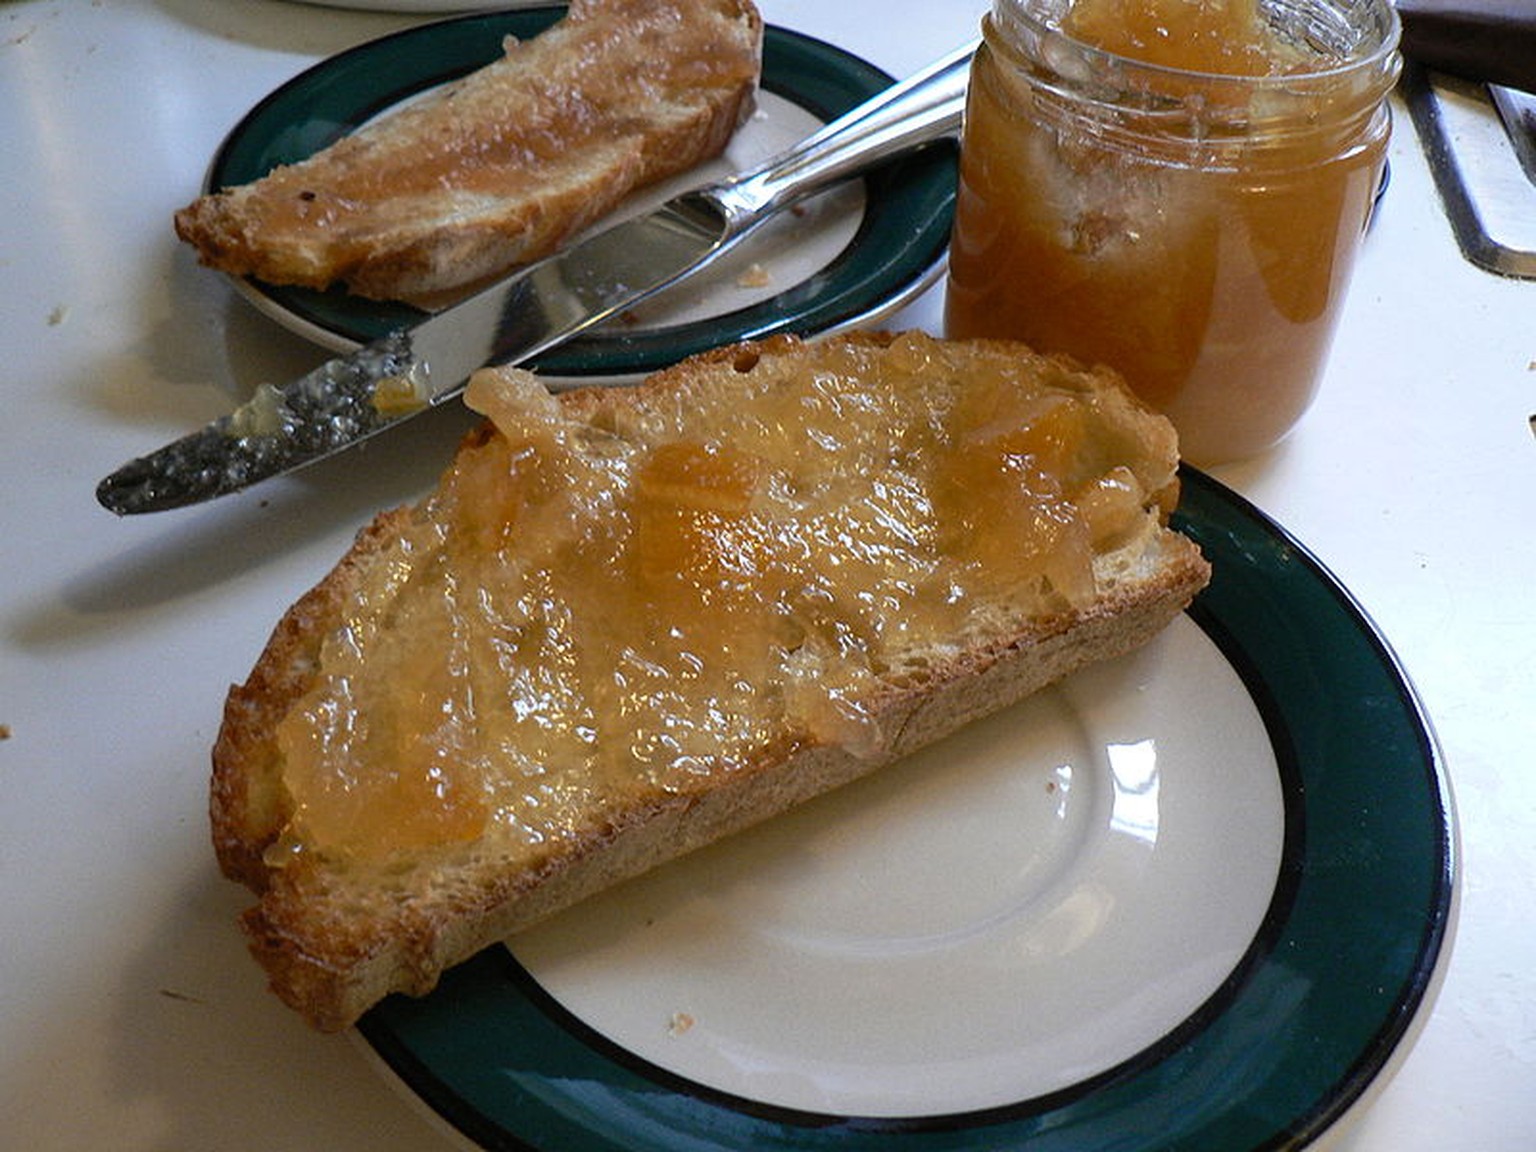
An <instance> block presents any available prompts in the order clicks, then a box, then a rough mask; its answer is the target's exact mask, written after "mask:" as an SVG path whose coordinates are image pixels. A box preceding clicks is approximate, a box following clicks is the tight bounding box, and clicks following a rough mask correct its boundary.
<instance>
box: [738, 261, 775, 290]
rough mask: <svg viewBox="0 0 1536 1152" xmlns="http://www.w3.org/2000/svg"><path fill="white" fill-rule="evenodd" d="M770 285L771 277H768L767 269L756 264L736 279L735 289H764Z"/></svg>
mask: <svg viewBox="0 0 1536 1152" xmlns="http://www.w3.org/2000/svg"><path fill="white" fill-rule="evenodd" d="M772 283H773V277H772V276H771V275H769V273H768V269H766V268H764V267H763V266H762V265H761V264H757V263H754V264H753V265H752V267H750V268H748V269H747V270H746V271H745V272H743V273H742V274H741V275H740V276H738V277H736V287H738V288H766V287H768V285H769V284H772Z"/></svg>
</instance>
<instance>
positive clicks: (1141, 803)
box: [1106, 739, 1159, 846]
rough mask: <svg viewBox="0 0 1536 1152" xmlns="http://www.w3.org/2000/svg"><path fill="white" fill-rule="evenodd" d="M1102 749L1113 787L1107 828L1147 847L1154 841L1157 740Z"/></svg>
mask: <svg viewBox="0 0 1536 1152" xmlns="http://www.w3.org/2000/svg"><path fill="white" fill-rule="evenodd" d="M1106 751H1107V752H1108V754H1109V771H1110V776H1111V778H1112V779H1113V781H1114V788H1115V795H1114V801H1113V807H1112V809H1111V810H1110V816H1109V823H1110V827H1111V828H1113V829H1114V830H1115V831H1116V832H1124V833H1127V834H1128V835H1130V836H1134V837H1135V838H1136V839H1138V840H1140V841H1142V842H1144V843H1145V844H1147V845H1148V846H1151V845H1153V844H1155V843H1157V827H1158V806H1157V799H1158V785H1159V778H1158V771H1157V741H1155V740H1151V739H1148V740H1138V741H1137V742H1136V743H1134V744H1110V745H1108V746H1107V748H1106Z"/></svg>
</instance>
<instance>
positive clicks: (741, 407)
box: [212, 333, 1209, 1029]
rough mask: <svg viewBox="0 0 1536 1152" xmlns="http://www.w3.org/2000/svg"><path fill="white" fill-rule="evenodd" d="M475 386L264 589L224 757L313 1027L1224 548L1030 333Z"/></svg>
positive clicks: (1161, 468) (226, 787) (1081, 373)
mask: <svg viewBox="0 0 1536 1152" xmlns="http://www.w3.org/2000/svg"><path fill="white" fill-rule="evenodd" d="M467 395H468V399H469V401H470V403H471V404H472V405H473V406H475V407H476V408H477V409H479V410H480V411H482V412H483V413H484V414H485V415H487V416H488V418H489V419H488V420H487V422H486V423H485V424H484V425H483V426H482V427H481V428H480V429H479V430H478V431H477V432H475V433H473V434H472V435H471V436H470V437H469V438H467V440H466V441H465V443H464V444H463V446H462V447H461V448H460V450H459V452H458V454H457V455H456V457H455V459H454V462H453V464H452V466H451V467H450V469H449V470H448V472H447V473H446V474H445V475H444V477H443V480H442V482H441V483H440V485H439V486H438V488H437V490H436V491H435V492H433V493H432V494H431V495H430V496H428V497H427V498H425V499H424V500H423V501H422V502H421V503H419V504H417V505H416V506H414V507H409V508H404V509H400V510H397V511H393V512H389V513H386V514H384V515H382V516H380V517H379V518H378V519H377V520H376V521H375V522H374V523H373V524H372V525H371V526H370V527H368V528H367V529H365V530H364V531H363V532H362V533H361V534H360V535H359V537H358V539H357V541H356V543H355V545H354V547H353V548H352V549H351V550H350V552H349V553H348V554H347V555H346V556H345V558H344V559H343V560H342V561H341V563H340V564H339V566H338V567H336V569H335V570H334V571H332V572H331V573H330V574H329V575H328V576H326V577H325V579H324V580H322V581H321V582H320V584H319V585H318V586H317V587H316V588H315V589H314V590H313V591H311V592H310V593H309V594H308V595H306V596H305V597H304V598H303V599H302V600H300V601H299V602H298V603H297V604H296V605H295V606H294V607H293V608H292V609H291V610H290V611H289V612H288V614H287V615H286V616H285V617H284V618H283V620H282V621H281V623H279V625H278V626H277V629H276V631H275V632H274V634H273V636H272V638H271V641H270V642H269V644H268V646H267V648H266V650H265V651H264V652H263V653H262V655H261V657H260V660H259V661H258V663H257V664H256V667H255V669H254V671H253V672H252V674H251V677H250V679H249V680H248V681H247V682H246V683H245V684H244V685H241V686H238V687H235V688H233V689H232V690H231V692H230V695H229V699H228V703H227V707H226V711H225V715H224V722H223V728H222V730H221V732H220V734H219V738H218V742H217V745H216V747H215V749H214V753H213V766H214V772H213V784H212V820H213V835H214V841H215V845H216V847H217V851H218V855H219V859H220V861H221V864H222V866H223V868H224V870H225V871H226V873H227V874H228V875H230V876H231V877H236V878H238V879H240V880H242V881H244V882H245V883H247V884H248V885H250V886H251V887H252V888H253V889H254V890H255V891H256V892H257V893H259V894H260V901H259V903H258V905H257V906H256V907H254V908H253V909H251V911H250V912H249V913H247V915H246V916H245V919H244V926H245V928H246V930H247V932H248V934H249V938H250V942H251V946H252V949H253V951H254V953H255V955H256V956H257V958H258V959H259V960H260V961H261V963H262V964H263V965H264V966H265V968H266V969H267V971H268V973H269V975H270V977H271V981H272V985H273V987H274V989H275V990H276V992H277V993H278V994H279V995H280V996H281V997H282V998H283V999H284V1000H286V1001H287V1002H288V1003H289V1004H291V1005H293V1006H294V1007H295V1008H297V1009H298V1010H299V1011H300V1012H301V1013H303V1014H304V1015H305V1016H306V1017H307V1018H308V1019H309V1020H310V1021H311V1022H313V1023H314V1024H315V1025H317V1026H318V1027H320V1028H322V1029H336V1028H341V1027H344V1026H346V1025H348V1024H349V1023H351V1022H352V1021H354V1020H355V1019H356V1018H357V1017H358V1016H359V1015H360V1014H361V1013H362V1012H364V1011H365V1010H366V1009H367V1008H368V1007H369V1006H370V1005H372V1004H373V1003H374V1002H376V1001H377V1000H379V999H380V998H381V997H383V996H385V995H386V994H388V993H391V992H396V991H401V992H408V993H424V992H426V991H428V990H429V989H431V988H432V986H433V984H434V983H435V982H436V980H437V979H438V976H439V975H440V973H441V972H442V971H443V970H444V969H445V968H446V967H448V966H449V965H452V964H454V963H457V962H458V961H461V960H463V959H466V958H467V957H469V956H470V955H472V954H473V953H474V952H476V951H477V950H479V949H481V948H483V947H485V946H486V945H488V944H490V943H492V942H494V941H497V940H500V939H502V938H504V937H505V936H507V935H508V934H509V933H512V932H514V931H516V930H518V929H521V928H524V927H526V926H528V925H530V924H533V923H535V922H536V921H538V920H540V919H542V918H544V917H546V916H548V915H550V914H551V913H554V912H556V911H559V910H561V909H563V908H566V907H568V906H570V905H571V904H574V903H575V902H577V901H579V900H581V899H582V898H583V897H585V896H587V895H589V894H591V893H593V892H596V891H598V890H599V889H602V888H605V887H607V886H609V885H611V884H614V883H616V882H618V881H620V880H623V879H625V878H626V877H629V876H632V875H635V874H637V873H639V872H641V871H644V870H646V869H649V868H651V867H653V866H655V865H657V864H660V863H662V862H663V861H665V860H668V859H670V858H672V857H675V856H678V855H680V854H682V853H684V852H687V851H689V850H691V849H693V848H695V847H698V846H701V845H703V844H706V843H709V842H711V841H714V840H716V839H718V838H720V837H722V836H724V835H726V834H728V833H731V832H735V831H737V830H739V829H742V828H745V827H746V826H748V825H750V824H753V823H754V822H756V821H759V820H762V819H764V818H766V817H769V816H772V815H774V814H775V813H778V812H781V811H783V810H785V809H786V808H788V807H790V806H791V805H794V804H796V803H799V802H800V801H803V800H806V799H808V798H810V797H812V796H815V795H817V794H819V793H822V792H824V791H826V790H828V789H830V788H833V787H836V786H838V785H840V784H842V783H844V782H846V781H849V780H852V779H854V778H855V777H858V776H861V775H863V774H864V773H866V772H869V771H870V770H872V769H874V768H876V767H878V766H879V765H881V764H884V763H887V762H889V761H891V760H893V759H895V758H897V757H899V756H902V755H904V754H905V753H907V752H910V751H912V750H914V749H916V748H919V747H921V746H923V745H925V744H928V743H930V742H932V741H934V740H936V739H938V738H940V737H942V736H944V735H945V734H946V733H948V732H950V731H952V730H954V729H955V728H956V727H958V726H960V725H962V724H964V723H966V722H967V721H969V720H971V719H974V718H976V717H979V716H982V715H984V714H987V713H989V712H992V711H994V710H996V709H998V708H1000V707H1003V706H1004V705H1006V704H1009V703H1011V702H1013V701H1015V700H1017V699H1019V698H1021V697H1023V696H1025V695H1027V694H1028V693H1031V692H1033V691H1035V690H1036V689H1039V688H1040V687H1042V686H1043V685H1046V684H1048V683H1050V682H1052V681H1054V680H1056V679H1057V678H1059V677H1061V676H1064V675H1066V674H1067V673H1069V672H1071V671H1073V670H1074V669H1077V668H1079V667H1082V666H1083V665H1085V664H1088V663H1091V662H1094V661H1098V660H1103V659H1106V658H1108V657H1112V656H1115V655H1117V654H1120V653H1123V652H1125V651H1127V650H1129V649H1131V648H1134V647H1135V646H1137V645H1139V644H1141V643H1142V642H1144V641H1145V640H1147V639H1149V638H1150V637H1151V636H1153V635H1154V634H1155V633H1156V632H1158V631H1159V630H1160V629H1161V628H1162V627H1163V626H1164V625H1166V624H1167V623H1168V622H1169V621H1170V620H1171V619H1172V618H1173V617H1174V616H1176V615H1177V614H1178V613H1179V612H1180V611H1181V610H1182V609H1183V608H1184V607H1185V606H1186V605H1187V604H1188V603H1189V601H1190V599H1191V598H1192V597H1193V596H1194V595H1195V594H1196V592H1197V591H1198V590H1199V589H1200V588H1201V587H1203V586H1204V584H1205V581H1206V580H1207V579H1208V575H1209V570H1208V567H1207V565H1206V563H1205V561H1204V560H1203V559H1202V557H1201V556H1200V554H1199V551H1198V549H1197V548H1196V547H1195V545H1194V544H1193V543H1192V542H1191V541H1189V540H1188V539H1186V538H1185V537H1184V536H1182V535H1180V534H1178V533H1176V532H1174V531H1172V530H1170V529H1169V528H1168V527H1167V512H1168V510H1169V509H1170V508H1171V507H1172V505H1173V503H1174V501H1175V499H1176V496H1177V488H1178V486H1177V479H1176V473H1175V468H1176V463H1177V461H1176V441H1175V436H1174V433H1173V430H1172V427H1171V426H1170V425H1169V423H1168V422H1167V421H1166V420H1165V419H1163V418H1162V417H1161V416H1158V415H1155V414H1153V413H1152V412H1150V411H1148V410H1147V409H1145V408H1144V407H1143V406H1142V405H1141V404H1140V403H1139V402H1138V401H1137V400H1135V399H1134V398H1133V397H1132V396H1131V394H1130V393H1129V392H1128V391H1127V390H1126V389H1125V388H1124V387H1123V386H1122V385H1121V384H1120V382H1119V381H1118V379H1116V378H1115V377H1113V376H1111V375H1110V374H1108V373H1106V372H1102V371H1094V372H1089V371H1085V370H1082V369H1080V368H1079V367H1077V366H1075V365H1074V364H1072V363H1070V362H1068V361H1065V360H1062V359H1055V358H1047V357H1043V356H1038V355H1036V354H1034V353H1032V352H1031V351H1029V350H1028V349H1027V348H1025V347H1023V346H1022V345H1016V344H1008V343H1003V342H984V341H975V342H945V341H939V340H934V339H932V338H930V337H927V336H924V335H922V334H920V333H906V334H902V335H891V334H858V335H848V336H843V337H837V338H833V339H830V340H827V341H826V342H823V343H819V344H809V343H802V342H800V341H797V340H794V339H792V338H787V337H784V338H775V339H773V340H769V341H766V342H763V343H761V344H743V345H739V346H735V347H730V348H725V349H721V350H718V351H716V352H713V353H708V354H705V355H703V356H700V357H697V358H694V359H692V360H689V361H686V362H684V363H682V364H680V365H678V366H676V367H674V368H671V369H668V370H666V371H663V372H660V373H658V374H656V375H655V376H653V377H651V378H650V379H649V380H647V381H646V382H644V383H642V384H640V385H636V386H634V387H629V388H613V389H588V390H583V391H578V392H571V393H566V394H563V395H561V396H559V397H558V398H556V397H554V396H551V395H550V394H549V393H548V392H547V391H546V390H545V389H544V388H543V387H542V386H541V385H540V384H539V383H538V381H537V380H536V379H534V378H533V377H532V376H531V375H530V374H528V373H526V372H522V371H520V370H516V369H501V370H487V371H485V372H482V373H480V374H478V375H477V376H476V377H475V379H474V380H473V381H472V382H471V385H470V389H469V391H468V394H467Z"/></svg>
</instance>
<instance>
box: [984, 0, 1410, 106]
mask: <svg viewBox="0 0 1536 1152" xmlns="http://www.w3.org/2000/svg"><path fill="white" fill-rule="evenodd" d="M1323 2H1324V5H1325V6H1327V7H1330V8H1337V7H1341V6H1343V4H1341V3H1339V2H1338V0H1323ZM1344 3H1348V0H1344ZM1277 4H1278V5H1280V6H1284V7H1288V8H1293V9H1297V10H1300V9H1303V8H1304V7H1307V6H1308V5H1307V4H1306V2H1305V0H1277ZM1069 5H1070V0H993V5H992V8H991V10H990V11H989V12H988V13H987V14H986V15H985V16H984V17H983V21H982V24H983V30H984V33H985V40H986V42H987V44H988V45H989V46H991V47H994V48H1000V49H1002V50H1003V51H1004V52H1005V53H1006V54H1007V55H1008V56H1010V57H1014V58H1019V57H1023V58H1025V59H1031V60H1037V59H1038V58H1039V57H1040V56H1043V55H1044V53H1030V52H1027V51H1024V50H1023V48H1022V43H1021V42H1022V41H1023V38H1024V37H1023V36H1022V35H1020V34H1025V35H1027V36H1028V37H1029V38H1030V39H1032V40H1033V41H1035V42H1036V43H1040V44H1047V43H1048V44H1050V45H1052V46H1053V47H1055V48H1056V49H1057V52H1058V53H1060V52H1061V51H1063V50H1065V51H1067V52H1070V53H1073V54H1075V55H1076V56H1078V57H1079V58H1080V59H1081V60H1082V61H1083V62H1084V63H1085V65H1086V67H1087V68H1088V69H1089V70H1091V71H1092V73H1093V74H1094V76H1095V79H1096V80H1097V81H1099V82H1101V83H1103V82H1106V81H1107V79H1108V78H1109V77H1111V76H1118V75H1122V74H1124V75H1139V76H1144V77H1147V78H1149V79H1159V78H1160V79H1163V80H1165V81H1168V82H1172V83H1193V84H1198V85H1200V86H1201V87H1202V88H1204V89H1207V90H1210V89H1214V88H1229V89H1233V90H1241V91H1245V92H1250V93H1252V92H1257V91H1265V90H1273V91H1276V92H1289V93H1297V94H1300V93H1301V92H1303V91H1305V90H1320V91H1326V90H1328V89H1330V88H1334V87H1339V86H1341V85H1342V84H1344V83H1345V82H1347V81H1348V80H1349V79H1351V78H1355V77H1362V78H1366V79H1369V78H1370V77H1373V76H1374V77H1377V83H1375V84H1369V85H1368V86H1367V87H1366V89H1365V92H1364V93H1363V94H1362V101H1363V102H1368V103H1375V102H1376V101H1377V100H1379V99H1380V98H1381V97H1382V96H1384V95H1385V94H1386V93H1387V92H1389V91H1390V90H1391V88H1392V86H1393V85H1394V84H1395V83H1396V81H1397V77H1398V73H1399V72H1400V71H1401V68H1402V56H1401V53H1400V51H1399V44H1400V41H1401V37H1402V21H1401V19H1400V18H1399V16H1398V13H1397V7H1396V5H1395V4H1394V3H1392V0H1360V2H1358V3H1355V4H1352V5H1350V6H1352V7H1357V8H1359V9H1360V10H1361V11H1362V12H1364V13H1366V14H1367V15H1368V16H1370V17H1372V18H1373V22H1374V23H1375V24H1377V25H1378V26H1379V28H1378V35H1377V37H1376V38H1375V40H1374V42H1372V41H1371V40H1370V39H1369V38H1368V37H1363V38H1362V44H1363V45H1364V46H1365V50H1364V51H1362V52H1360V53H1359V54H1356V53H1355V52H1353V51H1351V53H1350V55H1349V56H1348V57H1347V58H1345V59H1343V60H1341V61H1339V62H1338V63H1334V64H1330V65H1329V66H1327V67H1320V68H1314V69H1306V70H1300V71H1290V72H1280V73H1274V74H1266V75H1262V76H1245V75H1241V74H1236V73H1230V72H1211V71H1203V70H1200V69H1194V68H1180V67H1176V66H1173V65H1168V64H1158V63H1153V62H1149V61H1145V60H1138V59H1136V58H1135V57H1133V56H1126V55H1124V54H1122V53H1119V52H1115V51H1113V50H1111V49H1107V48H1100V47H1097V46H1096V45H1093V44H1090V43H1088V42H1087V41H1084V40H1080V39H1078V38H1077V37H1075V36H1073V35H1071V34H1070V33H1068V32H1066V31H1064V30H1063V29H1062V28H1061V26H1060V25H1061V18H1062V16H1063V15H1065V12H1066V9H1067V7H1068V6H1069ZM1313 6H1315V4H1314V5H1313ZM1042 13H1043V14H1042ZM1123 87H1125V88H1130V87H1131V86H1130V85H1123Z"/></svg>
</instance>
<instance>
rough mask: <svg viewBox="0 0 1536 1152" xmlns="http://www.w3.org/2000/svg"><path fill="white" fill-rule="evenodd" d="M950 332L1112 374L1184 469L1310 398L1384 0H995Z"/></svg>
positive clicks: (1225, 452) (1279, 431) (1368, 204)
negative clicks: (1137, 399)
mask: <svg viewBox="0 0 1536 1152" xmlns="http://www.w3.org/2000/svg"><path fill="white" fill-rule="evenodd" d="M983 31H984V36H983V41H982V44H981V47H980V48H979V49H978V51H977V54H976V59H975V62H974V64H973V65H972V72H971V83H970V93H969V97H968V100H967V108H966V120H965V129H964V137H963V143H962V147H961V161H960V192H959V201H958V205H957V209H956V219H955V231H954V239H953V243H952V246H951V252H950V271H949V282H948V292H947V299H946V313H945V328H946V332H947V334H948V335H951V336H961V337H964V336H999V337H1011V338H1016V339H1022V340H1024V341H1026V342H1028V343H1030V344H1032V345H1033V346H1035V347H1036V348H1037V349H1039V350H1041V351H1046V352H1065V353H1068V354H1070V355H1071V356H1073V357H1075V358H1077V359H1079V360H1082V361H1085V362H1088V363H1093V364H1107V365H1109V366H1110V367H1112V368H1114V369H1116V370H1117V371H1119V372H1120V373H1121V374H1122V375H1123V376H1124V377H1125V378H1126V380H1127V382H1128V383H1129V384H1130V385H1131V387H1132V388H1133V389H1134V390H1136V391H1137V392H1138V393H1139V394H1140V395H1141V396H1142V398H1143V399H1145V400H1146V401H1147V402H1148V403H1149V404H1151V405H1152V406H1153V407H1155V408H1158V409H1161V410H1162V411H1164V412H1166V413H1167V414H1168V415H1169V416H1170V417H1171V418H1172V420H1173V422H1174V424H1175V425H1176V426H1177V427H1178V429H1179V434H1180V442H1181V445H1182V451H1183V454H1184V455H1185V457H1186V458H1188V459H1190V460H1192V461H1195V462H1196V463H1200V464H1214V463H1218V462H1221V461H1224V460H1232V459H1237V458H1241V457H1245V456H1249V455H1252V454H1254V453H1257V452H1260V451H1262V450H1263V449H1265V448H1267V447H1269V446H1270V445H1272V444H1273V443H1275V442H1276V441H1277V440H1279V439H1280V438H1281V437H1282V436H1284V435H1285V433H1286V432H1287V431H1289V430H1290V428H1291V427H1292V425H1293V424H1295V422H1296V421H1297V420H1298V419H1299V418H1300V417H1301V415H1302V413H1303V412H1304V411H1305V410H1306V408H1307V406H1308V405H1309V404H1310V403H1311V400H1312V397H1313V394H1314V392H1315V389H1316V385H1317V381H1318V377H1319V375H1320V373H1321V369H1322V364H1323V361H1324V358H1325V356H1326V354H1327V351H1328V346H1329V343H1330V341H1331V338H1332V334H1333V330H1334V326H1335V322H1336V321H1337V319H1338V315H1339V311H1340V304H1341V302H1342V300H1343V297H1344V293H1345V289H1346V287H1347V285H1348V282H1349V278H1350V272H1351V269H1352V266H1353V264H1354V260H1355V256H1356V253H1357V251H1358V249H1359V246H1360V243H1361V240H1362V237H1363V234H1364V232H1365V227H1366V224H1367V221H1368V219H1369V217H1370V213H1371V208H1372V204H1373V202H1374V198H1375V195H1376V192H1377V190H1378V186H1379V183H1380V181H1381V179H1382V176H1383V171H1384V166H1385V163H1386V160H1385V153H1386V144H1387V138H1388V135H1389V131H1390V116H1389V112H1388V109H1387V107H1386V104H1385V99H1386V96H1387V94H1388V92H1389V91H1390V90H1391V88H1392V85H1393V84H1394V83H1395V81H1396V78H1397V73H1398V69H1399V67H1400V61H1399V57H1398V54H1397V39H1398V32H1399V25H1398V20H1397V15H1396V13H1395V11H1394V9H1393V7H1392V5H1391V3H1390V0H994V6H993V9H992V11H991V12H990V13H989V14H988V16H987V17H986V19H985V21H984V23H983Z"/></svg>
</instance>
